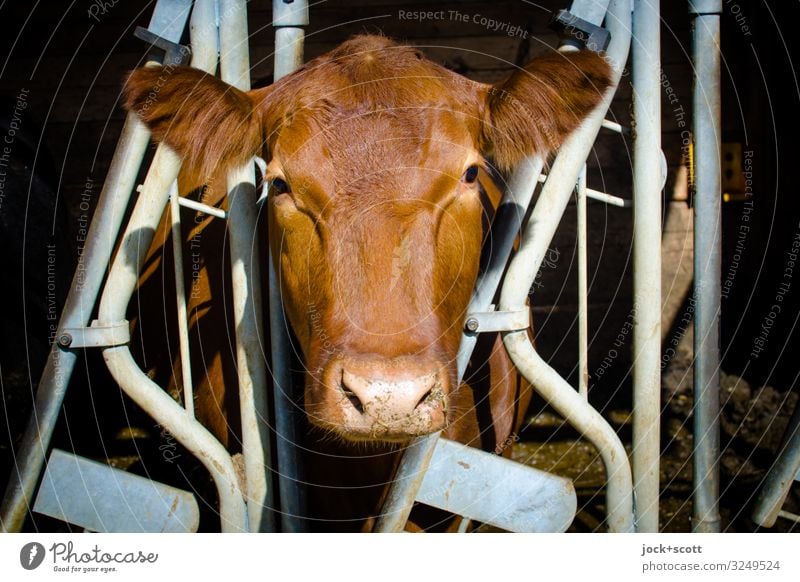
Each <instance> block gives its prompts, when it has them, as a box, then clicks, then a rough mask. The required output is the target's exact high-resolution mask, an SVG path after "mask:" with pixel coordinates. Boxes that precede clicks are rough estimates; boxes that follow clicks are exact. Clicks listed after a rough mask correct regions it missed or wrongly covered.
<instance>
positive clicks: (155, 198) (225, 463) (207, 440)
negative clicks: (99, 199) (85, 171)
mask: <svg viewBox="0 0 800 582" xmlns="http://www.w3.org/2000/svg"><path fill="white" fill-rule="evenodd" d="M212 31H213V34H212ZM215 32H216V24H215V19H214V2H213V0H198V1H197V2H196V3H195V7H194V10H193V12H192V45H193V47H195V50H194V51H193V53H192V66H193V67H195V68H199V69H202V70H204V71H207V72H210V71H213V70H214V69H215V68H216V65H217V51H216V50H214V47H216V38H217V35H216V34H215ZM195 33H197V35H195ZM204 43H213V46H212V47H209V46H208V45H207V44H204ZM180 165H181V161H180V159H179V158H178V157H177V155H176V154H175V153H174V152H173V151H172V150H170V149H169V148H168V147H166V146H164V145H161V146H159V148H158V150H157V151H156V154H155V156H154V158H153V162H152V164H151V166H150V170H149V171H148V173H147V178H146V179H145V182H144V185H143V187H142V191H141V194H140V196H139V200H138V201H137V204H136V206H135V207H134V210H133V213H132V214H131V218H130V220H129V222H128V226H127V228H126V230H125V234H124V236H123V239H122V242H121V244H120V248H119V251H118V253H117V255H116V257H115V259H114V262H113V264H112V266H111V270H110V272H109V275H108V280H107V282H106V286H105V288H104V290H103V295H102V297H101V299H100V307H99V313H98V319H99V320H100V321H101V322H117V321H121V320H124V319H125V312H126V309H127V306H128V303H129V302H130V297H131V295H132V294H133V292H134V290H135V289H136V285H137V283H138V279H139V273H140V271H141V267H142V264H143V262H144V260H145V257H146V254H147V249H148V248H149V247H150V245H151V244H152V240H153V234H154V233H155V229H156V228H157V226H158V223H159V222H160V219H161V216H162V214H163V212H164V209H165V208H166V206H167V203H168V196H169V189H170V186H171V185H172V183H173V182H174V181H175V180H176V179H177V177H178V171H179V169H180ZM103 358H104V359H105V361H106V365H107V366H108V369H109V371H110V372H111V375H112V376H113V377H114V379H115V380H116V381H117V383H118V384H119V385H120V387H121V388H122V389H123V390H124V391H125V393H126V394H128V396H130V397H131V398H132V399H133V400H134V401H135V402H136V403H137V404H138V405H139V406H141V407H142V408H143V409H144V410H145V411H146V412H147V413H148V414H150V415H151V416H152V417H153V418H154V419H155V420H156V421H157V422H159V424H161V425H162V426H164V427H165V428H166V429H167V430H168V431H169V432H170V434H172V435H173V436H174V437H175V438H176V439H177V440H178V441H179V442H180V443H181V444H182V445H183V446H185V447H186V448H187V449H188V450H189V452H191V453H192V454H193V455H194V456H196V457H197V458H198V460H200V461H201V462H202V463H203V465H204V466H205V467H206V469H207V470H208V471H209V473H210V474H211V477H212V478H213V479H214V483H215V485H216V487H217V493H218V495H219V502H220V521H221V526H222V530H223V531H247V529H248V516H247V508H246V505H245V503H244V497H243V495H242V491H241V488H240V487H239V481H238V477H237V475H236V471H235V469H234V466H233V461H232V460H231V457H230V455H229V454H228V452H227V451H226V450H225V448H224V447H223V446H222V444H220V442H219V441H218V440H217V439H216V438H214V436H213V435H212V434H211V433H210V432H208V430H207V429H206V428H205V427H204V426H203V425H201V424H200V423H199V422H197V421H196V420H195V419H194V418H192V417H191V416H190V415H189V414H188V413H187V412H186V410H185V409H184V408H183V407H181V406H180V405H179V404H178V403H177V402H175V401H174V400H173V399H172V398H170V396H169V395H168V394H167V393H166V392H165V391H164V390H163V389H161V387H160V386H158V385H157V384H155V383H154V382H153V381H152V380H150V378H149V377H148V376H147V375H146V374H145V373H144V372H142V370H141V369H140V368H139V366H138V365H137V364H136V362H135V360H134V359H133V356H132V355H131V353H130V349H129V347H128V346H127V345H118V346H114V347H110V348H105V349H104V350H103Z"/></svg>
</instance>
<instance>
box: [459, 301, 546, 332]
mask: <svg viewBox="0 0 800 582" xmlns="http://www.w3.org/2000/svg"><path fill="white" fill-rule="evenodd" d="M530 326H531V310H530V309H528V308H527V307H526V308H525V309H520V310H518V311H479V312H476V313H470V314H469V315H468V316H467V321H466V323H465V324H464V328H465V329H466V330H467V332H468V333H486V332H490V331H521V330H523V329H528V328H529V327H530Z"/></svg>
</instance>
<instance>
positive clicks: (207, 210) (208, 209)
mask: <svg viewBox="0 0 800 582" xmlns="http://www.w3.org/2000/svg"><path fill="white" fill-rule="evenodd" d="M178 205H179V206H183V207H184V208H188V209H189V210H196V211H197V212H202V213H203V214H208V215H209V216H214V217H215V218H223V219H224V218H228V213H227V212H225V211H224V210H223V209H222V208H216V207H214V206H209V205H208V204H203V203H202V202H195V201H194V200H189V199H188V198H184V197H182V196H179V197H178Z"/></svg>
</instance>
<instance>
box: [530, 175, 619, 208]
mask: <svg viewBox="0 0 800 582" xmlns="http://www.w3.org/2000/svg"><path fill="white" fill-rule="evenodd" d="M546 181H547V174H542V175H540V176H539V182H541V183H542V184H544V183H545V182H546ZM585 192H586V197H587V198H591V199H592V200H597V201H599V202H605V203H606V204H610V205H611V206H618V207H619V208H633V200H629V199H627V198H620V197H619V196H614V195H613V194H607V193H606V192H600V191H599V190H593V189H591V188H586V189H585Z"/></svg>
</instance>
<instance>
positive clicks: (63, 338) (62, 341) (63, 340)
mask: <svg viewBox="0 0 800 582" xmlns="http://www.w3.org/2000/svg"><path fill="white" fill-rule="evenodd" d="M71 343H72V336H71V335H69V334H68V333H63V334H61V335H60V336H58V345H60V346H63V347H65V348H67V347H69V346H70V344H71Z"/></svg>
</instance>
